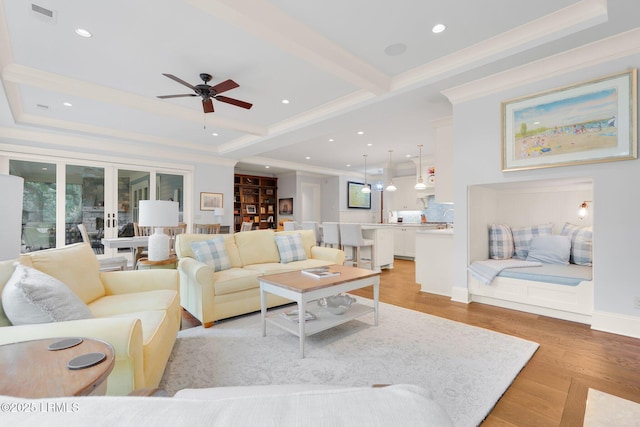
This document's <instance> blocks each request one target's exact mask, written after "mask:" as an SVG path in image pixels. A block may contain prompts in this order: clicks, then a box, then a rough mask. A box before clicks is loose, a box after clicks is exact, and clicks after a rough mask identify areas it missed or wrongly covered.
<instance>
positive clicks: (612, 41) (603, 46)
mask: <svg viewBox="0 0 640 427" xmlns="http://www.w3.org/2000/svg"><path fill="white" fill-rule="evenodd" d="M639 52H640V28H635V29H633V30H629V31H626V32H624V33H621V34H618V35H615V36H612V37H609V38H606V39H603V40H599V41H596V42H593V43H590V44H587V45H584V46H581V47H578V48H575V49H571V50H568V51H566V52H562V53H559V54H556V55H552V56H548V57H546V58H543V59H540V60H538V61H534V62H531V63H529V64H525V65H522V66H519V67H515V68H511V69H509V70H506V71H503V72H500V73H496V74H493V75H491V76H488V77H485V78H482V79H478V80H474V81H472V82H469V83H465V84H463V85H460V86H455V87H452V88H449V89H446V90H443V91H442V94H443V95H444V96H446V97H447V98H448V99H449V101H451V103H452V104H454V105H455V104H460V103H462V102H468V101H471V100H474V99H477V98H481V97H484V96H487V95H490V94H493V93H498V92H503V91H506V90H509V89H512V88H516V87H519V86H522V85H524V84H530V83H534V82H537V81H541V80H545V79H548V78H551V77H555V76H559V75H562V74H566V73H570V72H574V71H578V70H581V69H585V68H589V67H593V66H595V65H598V64H602V63H605V62H610V61H613V60H615V59H618V58H624V57H627V56H630V55H634V54H637V53H639Z"/></svg>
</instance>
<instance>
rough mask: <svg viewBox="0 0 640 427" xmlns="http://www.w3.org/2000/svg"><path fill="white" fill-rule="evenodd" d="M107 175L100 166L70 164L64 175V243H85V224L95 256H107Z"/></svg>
mask: <svg viewBox="0 0 640 427" xmlns="http://www.w3.org/2000/svg"><path fill="white" fill-rule="evenodd" d="M104 173H105V171H104V168H101V167H89V166H73V165H68V166H67V167H66V174H65V178H66V185H65V243H66V244H67V245H69V244H72V243H76V242H82V241H83V238H82V235H81V233H80V229H79V228H78V225H80V224H82V225H83V226H84V229H85V230H86V233H87V238H88V239H89V242H90V243H91V247H92V248H93V251H94V252H95V253H96V254H103V253H104V246H103V245H102V243H101V240H102V238H103V237H104V218H105V180H104Z"/></svg>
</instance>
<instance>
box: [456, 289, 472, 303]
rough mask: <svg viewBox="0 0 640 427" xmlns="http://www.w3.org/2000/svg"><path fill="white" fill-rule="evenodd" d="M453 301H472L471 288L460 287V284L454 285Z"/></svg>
mask: <svg viewBox="0 0 640 427" xmlns="http://www.w3.org/2000/svg"><path fill="white" fill-rule="evenodd" d="M451 301H455V302H462V303H465V304H469V303H470V302H471V298H470V296H469V290H468V289H467V288H460V287H458V286H454V287H452V288H451Z"/></svg>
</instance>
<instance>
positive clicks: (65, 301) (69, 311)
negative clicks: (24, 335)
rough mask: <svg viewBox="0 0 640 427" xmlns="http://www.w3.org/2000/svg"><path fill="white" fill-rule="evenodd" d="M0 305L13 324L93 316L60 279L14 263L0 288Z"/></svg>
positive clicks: (59, 320)
mask: <svg viewBox="0 0 640 427" xmlns="http://www.w3.org/2000/svg"><path fill="white" fill-rule="evenodd" d="M2 308H3V309H4V311H5V314H6V315H7V317H8V318H9V320H10V321H11V323H12V324H13V325H30V324H35V323H51V322H62V321H65V320H78V319H90V318H93V314H92V313H91V310H89V307H87V305H86V304H85V303H84V302H82V300H81V299H80V298H79V297H78V296H77V295H76V294H74V293H73V291H71V289H69V288H68V287H67V285H65V284H64V283H62V282H61V281H59V280H58V279H56V278H55V277H51V276H49V275H48V274H45V273H43V272H41V271H39V270H36V269H35V268H31V267H27V266H24V265H22V264H16V268H15V270H14V272H13V274H12V275H11V277H10V278H9V280H8V281H7V283H6V285H5V286H4V289H3V290H2Z"/></svg>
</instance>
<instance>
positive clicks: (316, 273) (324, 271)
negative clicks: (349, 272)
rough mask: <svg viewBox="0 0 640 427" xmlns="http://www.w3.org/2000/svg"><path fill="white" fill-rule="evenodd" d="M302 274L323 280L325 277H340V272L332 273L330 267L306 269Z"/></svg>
mask: <svg viewBox="0 0 640 427" xmlns="http://www.w3.org/2000/svg"><path fill="white" fill-rule="evenodd" d="M302 274H305V275H307V276H311V277H314V278H316V279H321V278H323V277H332V276H339V275H340V272H339V271H330V270H329V267H317V268H305V269H303V270H302Z"/></svg>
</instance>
